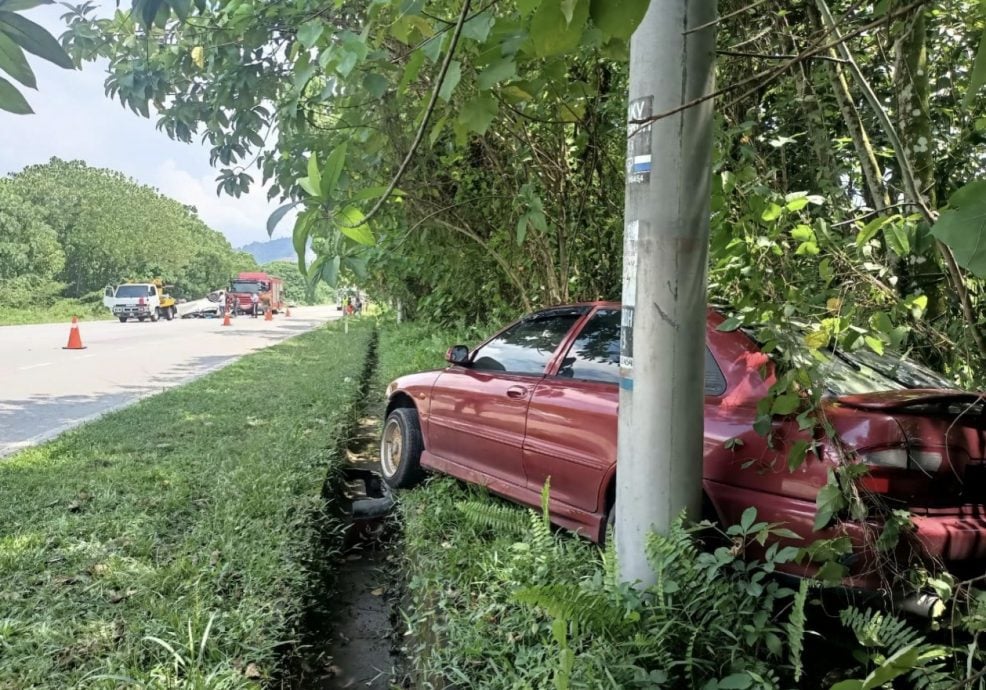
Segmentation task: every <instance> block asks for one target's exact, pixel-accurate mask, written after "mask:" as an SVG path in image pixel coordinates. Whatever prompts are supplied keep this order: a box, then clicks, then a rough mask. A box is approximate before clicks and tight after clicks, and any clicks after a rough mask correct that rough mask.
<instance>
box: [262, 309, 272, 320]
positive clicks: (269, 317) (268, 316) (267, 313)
mask: <svg viewBox="0 0 986 690" xmlns="http://www.w3.org/2000/svg"><path fill="white" fill-rule="evenodd" d="M273 320H274V308H273V307H267V311H265V312H264V321H273Z"/></svg>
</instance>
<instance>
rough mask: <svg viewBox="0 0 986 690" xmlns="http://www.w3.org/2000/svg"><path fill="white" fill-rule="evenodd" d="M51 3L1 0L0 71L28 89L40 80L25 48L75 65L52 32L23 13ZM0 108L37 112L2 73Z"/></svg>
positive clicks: (61, 63)
mask: <svg viewBox="0 0 986 690" xmlns="http://www.w3.org/2000/svg"><path fill="white" fill-rule="evenodd" d="M50 4H53V0H0V72H3V73H6V74H7V75H8V76H10V77H11V78H12V79H13V80H14V81H17V82H20V83H21V84H22V85H24V86H26V87H28V88H29V89H35V88H37V86H38V84H37V79H36V78H35V76H34V71H33V70H32V69H31V65H30V64H29V63H28V61H27V56H26V55H25V52H27V53H33V54H34V55H37V56H39V57H41V58H43V59H45V60H47V61H48V62H51V63H54V64H56V65H58V66H59V67H63V68H65V69H73V68H74V67H75V65H74V64H73V63H72V59H71V58H70V57H69V56H68V54H67V53H66V52H65V50H64V49H63V48H62V47H61V46H60V45H59V44H58V41H56V40H55V38H54V37H53V36H52V35H51V34H49V33H48V32H47V31H45V30H44V28H42V27H41V26H39V25H38V24H35V23H34V22H32V21H31V20H29V19H26V18H24V17H22V16H21V15H20V12H22V11H23V10H29V9H31V8H32V7H37V6H38V5H50ZM0 110H6V111H7V112H10V113H15V114H18V115H24V114H27V113H32V112H34V111H33V110H31V106H30V105H28V102H27V100H26V99H25V98H24V96H23V95H22V94H21V92H20V91H19V90H18V89H17V87H16V86H14V85H13V84H12V83H11V82H10V80H9V79H6V78H5V77H3V76H0Z"/></svg>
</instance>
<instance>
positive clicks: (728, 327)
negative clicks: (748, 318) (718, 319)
mask: <svg viewBox="0 0 986 690" xmlns="http://www.w3.org/2000/svg"><path fill="white" fill-rule="evenodd" d="M742 325H743V319H741V318H739V317H738V316H730V317H729V318H728V319H726V320H725V321H723V322H722V323H721V324H719V327H718V328H716V330H717V331H722V332H723V333H730V332H732V331H735V330H736V329H737V328H739V327H740V326H742Z"/></svg>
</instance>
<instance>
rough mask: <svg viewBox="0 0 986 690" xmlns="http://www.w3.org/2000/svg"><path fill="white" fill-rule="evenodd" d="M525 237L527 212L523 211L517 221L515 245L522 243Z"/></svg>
mask: <svg viewBox="0 0 986 690" xmlns="http://www.w3.org/2000/svg"><path fill="white" fill-rule="evenodd" d="M525 239H527V214H526V213H525V214H524V215H522V216H521V217H520V219H519V220H518V221H517V246H518V247H519V246H520V245H522V244H524V240H525Z"/></svg>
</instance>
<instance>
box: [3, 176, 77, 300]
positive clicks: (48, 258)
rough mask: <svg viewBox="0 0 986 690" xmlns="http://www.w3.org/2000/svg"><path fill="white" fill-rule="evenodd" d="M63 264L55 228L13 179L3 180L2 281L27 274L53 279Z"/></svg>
mask: <svg viewBox="0 0 986 690" xmlns="http://www.w3.org/2000/svg"><path fill="white" fill-rule="evenodd" d="M64 265H65V254H64V253H63V252H62V249H61V247H60V246H59V244H58V236H57V235H56V233H55V231H54V230H53V229H52V228H51V227H50V226H49V225H48V224H46V223H45V222H44V219H43V216H42V214H41V213H40V212H39V211H38V209H37V208H35V207H34V206H33V205H31V203H30V202H28V201H26V200H25V199H23V198H22V197H20V196H19V195H18V194H17V193H16V192H15V190H14V185H13V184H12V183H11V182H10V181H8V180H0V281H4V280H10V279H13V278H21V277H24V276H34V277H36V278H39V279H42V280H52V279H53V278H55V276H57V275H58V274H59V273H60V272H61V270H62V268H63V266H64Z"/></svg>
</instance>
